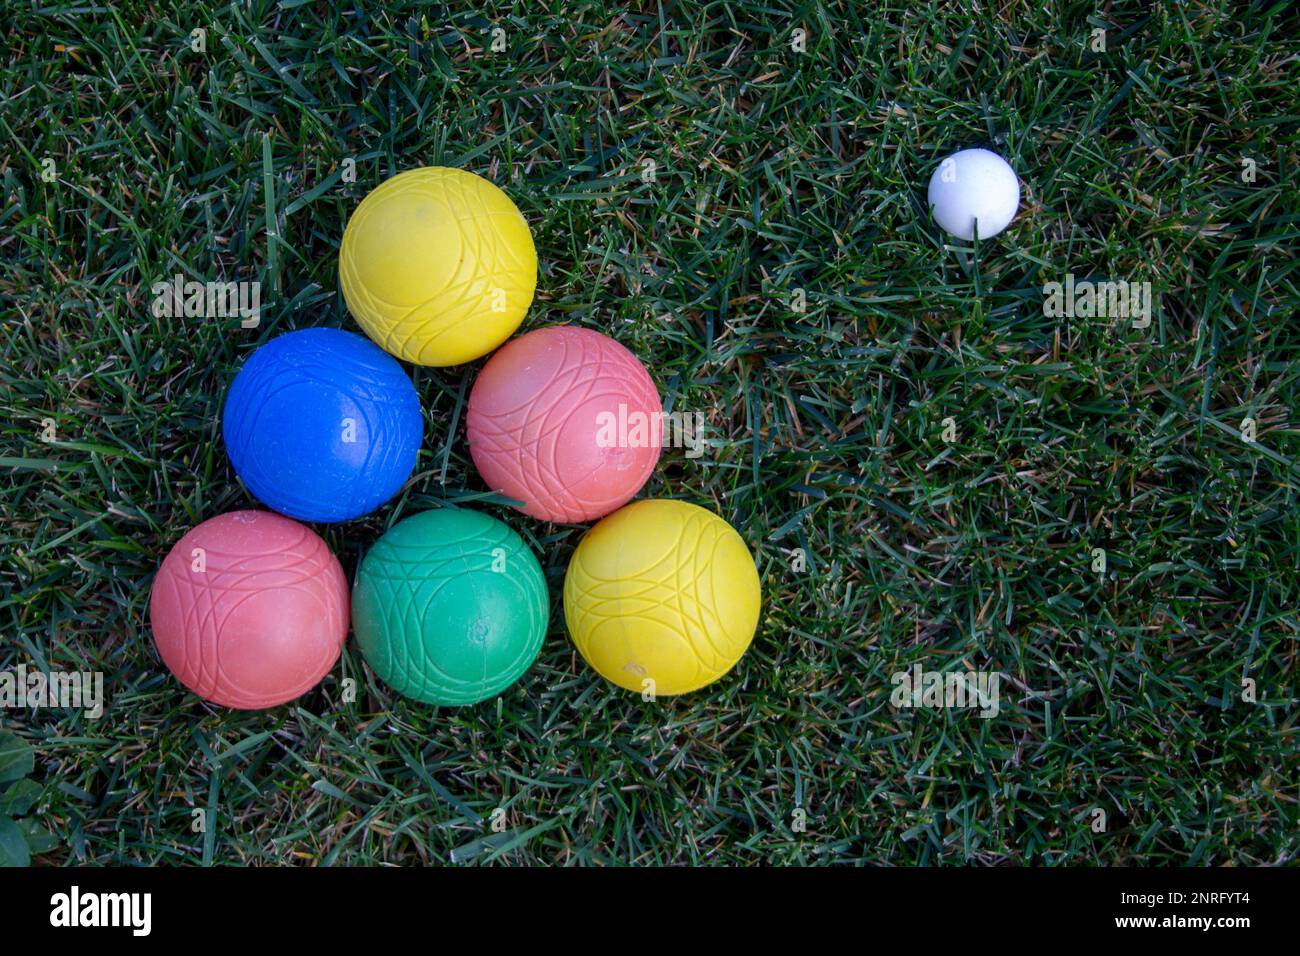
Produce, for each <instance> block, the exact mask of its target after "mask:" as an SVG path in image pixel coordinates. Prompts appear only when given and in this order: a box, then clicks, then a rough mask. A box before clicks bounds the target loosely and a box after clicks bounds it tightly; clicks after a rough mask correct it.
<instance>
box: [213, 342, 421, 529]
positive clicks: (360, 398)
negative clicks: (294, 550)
mask: <svg viewBox="0 0 1300 956" xmlns="http://www.w3.org/2000/svg"><path fill="white" fill-rule="evenodd" d="M423 426H424V422H423V417H422V416H421V414H420V399H419V397H418V396H417V395H416V394H415V386H414V385H412V384H411V379H410V378H409V377H408V376H407V374H406V373H405V372H404V371H402V367H401V366H400V365H398V364H397V362H396V360H394V359H393V358H392V356H390V355H388V353H386V352H384V351H383V350H382V349H380V348H379V346H377V345H375V344H374V343H373V342H371V341H370V340H369V339H367V338H363V337H362V336H360V335H353V334H352V333H351V332H343V331H340V330H338V329H301V330H299V331H297V332H290V333H288V334H287V335H281V336H279V337H278V338H274V339H272V340H271V341H269V342H267V343H266V344H265V345H263V346H262V347H261V348H259V349H258V350H257V351H256V352H254V353H253V354H252V356H250V357H249V359H248V361H247V362H245V363H244V367H243V368H242V369H240V371H239V374H238V375H237V376H235V382H234V384H233V385H231V386H230V394H228V395H227V396H226V405H225V409H224V411H223V412H222V433H223V434H224V436H225V440H226V453H227V454H228V455H229V456H230V461H231V463H232V464H233V465H234V466H235V472H236V474H238V475H239V477H240V478H241V479H242V480H243V482H244V485H245V486H246V487H247V488H248V490H249V491H250V492H251V493H252V494H253V496H254V497H255V498H257V500H258V501H260V502H262V503H263V504H264V505H266V506H267V507H268V508H272V509H274V510H275V511H278V512H280V513H281V514H285V515H288V516H289V517H291V518H298V519H299V520H302V521H347V520H348V519H349V518H358V517H360V516H361V515H364V514H367V513H369V512H371V511H374V510H375V509H376V508H378V507H379V506H380V505H382V504H383V503H384V502H386V501H387V500H388V499H389V498H391V497H393V495H395V494H397V492H398V490H399V489H400V488H401V487H402V484H403V483H404V482H405V481H406V479H407V478H408V477H409V476H410V474H411V470H412V469H413V468H414V467H415V457H416V453H417V452H418V451H419V450H420V440H421V438H422V436H423Z"/></svg>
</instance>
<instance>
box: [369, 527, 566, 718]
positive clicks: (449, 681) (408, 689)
mask: <svg viewBox="0 0 1300 956" xmlns="http://www.w3.org/2000/svg"><path fill="white" fill-rule="evenodd" d="M425 514H430V513H428V512H426V513H425ZM455 514H456V515H457V517H456V518H455V519H447V520H444V521H438V520H436V519H435V520H433V521H426V522H425V523H424V524H423V525H419V526H418V530H417V529H410V528H404V527H403V525H399V526H398V528H397V529H395V530H394V531H390V532H389V534H388V535H385V536H384V537H383V538H381V539H380V540H379V541H378V542H377V543H376V544H375V546H374V547H373V548H372V549H371V551H370V553H369V554H367V555H366V557H365V559H364V560H363V562H362V566H361V568H360V569H359V571H358V579H357V595H356V598H355V601H354V608H355V610H356V611H357V612H358V613H359V614H360V618H359V619H358V624H357V635H358V638H359V639H360V641H361V645H362V651H363V653H364V654H365V656H366V659H367V661H368V662H369V663H370V665H371V667H372V668H373V669H374V670H375V672H376V674H378V676H379V677H380V678H381V679H383V680H384V681H385V682H387V683H388V684H390V685H391V686H392V687H394V689H396V690H397V691H399V692H400V693H403V694H406V695H407V696H411V697H415V698H416V699H419V700H424V701H429V702H433V703H438V704H447V705H453V706H454V705H459V704H468V703H474V702H476V701H479V700H483V699H485V698H487V697H490V696H492V695H494V694H497V693H500V692H501V691H502V690H504V689H505V688H506V687H508V686H509V685H510V684H512V683H513V682H514V681H515V680H517V679H518V677H519V675H520V674H522V673H523V671H524V670H526V669H527V666H528V664H530V663H531V662H532V660H533V659H534V658H535V657H536V655H537V652H538V650H539V649H540V646H541V642H542V640H543V638H544V637H545V631H546V623H547V618H548V617H549V614H548V607H549V599H548V596H547V594H546V588H545V580H544V578H543V577H542V575H541V572H540V568H539V567H538V566H537V562H536V559H535V558H533V556H532V554H531V553H530V552H529V551H528V549H527V547H526V546H525V545H524V544H523V542H522V540H521V539H520V538H519V537H518V535H516V534H515V533H514V532H513V531H511V530H510V529H509V528H508V527H507V526H506V525H504V524H502V523H501V522H498V521H495V520H494V519H490V518H488V517H486V516H484V515H479V514H477V513H474V512H455ZM422 518H424V515H417V516H416V517H415V518H413V519H408V520H410V521H417V522H418V521H419V520H420V519H422ZM452 521H454V522H458V523H459V524H460V528H459V530H458V531H452V532H451V533H450V534H447V533H446V526H447V525H448V523H449V522H452ZM403 524H405V523H403ZM416 534H433V535H434V539H433V540H431V541H425V540H410V538H411V537H412V536H413V535H416ZM494 552H495V553H494ZM497 560H503V561H504V563H505V567H507V568H509V567H514V568H515V569H517V570H516V572H515V573H514V574H508V573H506V572H504V571H497V570H495V569H494V562H495V561H497ZM519 569H522V573H520V570H519ZM453 587H454V588H457V589H460V590H461V591H462V597H463V592H464V591H466V590H468V591H470V592H472V593H473V594H475V595H476V598H475V599H474V600H473V601H472V602H471V603H472V604H474V605H475V606H478V605H479V600H478V599H479V598H481V597H483V596H484V595H488V594H490V595H492V596H493V597H494V598H495V599H496V600H497V602H498V603H499V601H500V600H502V599H503V595H502V592H501V588H502V587H507V588H509V589H510V590H511V591H512V592H513V593H514V594H515V595H516V597H515V598H512V599H508V600H509V603H510V605H511V606H512V607H517V608H519V609H522V611H523V612H524V615H525V617H526V623H525V625H524V631H525V632H526V633H527V634H528V635H529V637H528V639H527V640H526V641H523V642H519V641H510V642H508V643H506V644H504V645H498V647H499V648H500V647H501V646H504V647H505V648H507V649H508V652H509V655H510V656H509V658H508V659H507V660H505V661H501V660H492V661H491V664H489V654H490V653H491V652H490V651H489V649H488V645H487V643H486V641H487V640H488V638H489V637H490V636H492V635H493V629H494V627H496V626H497V622H494V621H493V620H491V619H486V620H484V619H478V618H475V617H473V614H471V620H470V621H469V622H468V623H469V627H470V629H471V631H473V630H474V629H475V628H479V627H481V628H482V629H483V630H482V633H481V635H480V637H481V638H482V639H483V640H484V642H485V643H484V644H483V645H482V647H481V656H480V658H479V667H480V672H479V674H478V675H477V676H469V677H467V676H464V675H465V667H464V664H465V660H466V658H465V657H464V656H463V654H461V653H460V652H455V651H453V652H452V653H453V656H455V657H457V658H458V659H459V660H460V661H461V667H460V668H459V673H453V672H452V671H450V670H448V669H447V668H446V667H444V666H443V665H442V663H441V662H440V659H439V654H440V653H447V652H448V647H449V645H448V642H450V644H451V645H455V646H459V647H460V648H461V651H464V650H465V646H466V644H467V643H468V644H470V645H474V644H475V641H474V634H473V633H471V634H466V635H461V634H456V633H452V632H449V631H448V630H447V626H448V622H447V621H446V620H442V619H440V617H439V615H440V614H441V613H443V612H446V611H450V610H452V609H453V608H454V607H455V601H456V598H455V597H448V596H447V595H446V592H447V591H448V589H450V588H453ZM448 600H450V601H451V602H452V605H451V606H448V605H446V604H444V603H443V602H444V601H448ZM440 604H441V605H442V611H440ZM489 606H491V602H489ZM479 613H488V612H487V611H482V612H479ZM376 618H377V620H376ZM517 625H518V621H512V622H510V623H509V624H505V625H504V626H506V627H511V626H516V627H517ZM504 639H505V638H504V637H503V636H496V637H492V640H504ZM473 657H474V652H473V651H472V650H471V651H469V659H470V660H473Z"/></svg>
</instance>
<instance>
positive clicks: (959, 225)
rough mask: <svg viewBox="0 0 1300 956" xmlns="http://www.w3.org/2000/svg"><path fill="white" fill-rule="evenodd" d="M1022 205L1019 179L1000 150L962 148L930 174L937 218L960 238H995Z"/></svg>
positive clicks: (940, 223) (931, 200) (932, 203)
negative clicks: (977, 226) (976, 228)
mask: <svg viewBox="0 0 1300 956" xmlns="http://www.w3.org/2000/svg"><path fill="white" fill-rule="evenodd" d="M1019 206H1020V182H1019V181H1018V180H1017V179H1016V174H1015V171H1014V170H1013V169H1012V168H1011V167H1010V166H1009V165H1007V161H1006V160H1005V159H1003V158H1002V157H1001V156H999V155H998V154H997V153H991V152H989V151H988V150H987V149H963V150H962V151H961V152H959V153H953V154H952V155H951V156H949V157H948V158H947V159H945V160H944V161H943V162H941V163H940V164H939V168H938V169H936V170H935V171H934V175H933V176H931V177H930V210H931V211H932V212H933V213H934V221H935V222H937V223H938V224H939V225H941V226H942V227H943V228H944V230H945V231H947V232H949V233H951V234H952V235H954V236H956V237H957V238H958V239H974V238H975V223H976V221H978V222H979V233H980V240H981V241H983V240H984V239H989V238H992V237H993V236H996V235H997V234H998V233H999V232H1001V231H1002V230H1003V229H1005V228H1007V226H1008V225H1010V223H1011V220H1012V219H1014V218H1015V217H1016V209H1017V208H1018V207H1019Z"/></svg>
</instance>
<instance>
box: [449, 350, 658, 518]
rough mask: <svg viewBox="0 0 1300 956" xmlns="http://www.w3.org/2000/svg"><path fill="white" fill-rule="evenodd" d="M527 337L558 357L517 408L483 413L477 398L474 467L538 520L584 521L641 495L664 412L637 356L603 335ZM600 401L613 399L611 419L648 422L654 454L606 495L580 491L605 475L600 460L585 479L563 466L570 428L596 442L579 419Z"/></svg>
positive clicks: (593, 433)
mask: <svg viewBox="0 0 1300 956" xmlns="http://www.w3.org/2000/svg"><path fill="white" fill-rule="evenodd" d="M529 335H532V336H543V335H545V336H548V338H547V342H548V345H553V346H554V347H555V348H556V349H558V351H559V358H558V360H556V361H555V364H554V367H552V368H550V369H548V371H547V377H546V380H545V381H544V382H543V383H541V384H540V385H539V386H538V387H537V388H536V390H535V392H533V393H532V394H530V395H529V396H528V397H526V398H521V399H520V400H519V401H518V402H517V403H516V404H513V405H509V406H505V407H500V408H498V407H493V408H492V409H491V410H490V411H484V410H483V409H482V407H481V404H480V403H479V402H477V401H476V400H475V399H476V396H473V395H471V406H470V415H471V419H470V423H471V424H470V440H471V445H470V450H471V453H472V454H473V456H474V458H475V464H476V465H477V466H478V468H479V470H480V471H481V472H484V473H485V475H484V477H485V478H487V479H488V480H489V481H490V483H491V484H492V485H493V487H494V488H496V489H497V490H500V491H503V492H504V493H505V494H507V495H509V496H510V497H512V498H517V499H519V500H522V501H524V502H525V504H526V507H525V508H524V510H525V512H526V513H528V514H532V515H534V516H535V517H545V518H547V519H549V520H555V521H583V520H587V519H589V518H591V517H597V516H600V515H603V514H605V513H608V512H609V511H611V510H613V509H614V508H617V507H618V506H619V505H621V504H624V503H625V502H626V501H627V500H628V499H629V498H630V497H631V496H632V494H635V490H636V489H637V488H640V487H641V486H642V485H643V484H644V483H645V481H646V480H647V479H648V478H649V477H650V474H651V473H652V472H653V470H654V465H655V462H656V461H657V460H658V454H657V450H658V447H659V444H660V436H659V434H658V427H659V419H657V418H655V417H654V413H655V412H658V411H660V410H661V406H660V402H659V395H658V392H657V391H656V390H655V388H654V383H653V382H652V381H650V380H649V376H648V374H647V373H646V372H645V370H644V368H642V367H641V365H640V363H639V362H637V361H636V359H635V358H634V357H633V356H632V355H631V353H629V352H626V350H623V349H622V348H621V347H618V350H617V351H615V350H613V349H612V348H611V347H610V346H611V345H616V343H613V342H612V340H607V339H606V338H605V337H604V336H601V335H600V334H599V333H596V332H592V331H590V330H586V329H578V328H574V327H558V328H550V329H541V330H538V331H537V332H533V333H529ZM525 338H527V336H526V337H525ZM510 347H511V346H507V348H510ZM598 399H608V400H609V401H608V402H607V403H606V404H607V405H608V406H609V408H608V409H607V410H608V411H610V412H611V413H613V412H614V411H615V410H616V409H617V407H618V405H619V404H623V405H625V406H630V407H631V409H632V410H633V411H636V412H639V413H642V414H646V415H647V416H650V423H651V434H649V435H648V436H647V441H648V446H649V447H652V448H654V449H655V454H653V455H648V456H645V459H644V461H642V462H640V467H638V468H637V469H636V471H635V473H634V476H633V477H632V478H631V479H630V480H628V481H626V482H625V483H620V484H618V485H615V486H613V488H612V489H611V491H610V493H608V494H607V495H605V496H603V497H594V496H584V495H580V494H578V492H577V491H576V490H575V487H578V486H582V485H584V484H585V483H586V482H587V480H588V479H590V478H592V477H594V476H596V475H597V474H598V473H600V471H601V469H602V464H601V463H600V462H594V463H592V464H591V465H590V466H588V468H587V469H586V471H585V472H583V473H580V474H566V472H565V469H564V468H563V467H562V465H561V462H560V460H559V455H560V450H561V447H562V445H563V436H564V434H565V432H566V429H568V430H570V431H572V432H573V433H575V434H577V436H578V440H585V441H587V442H595V440H596V432H597V422H596V421H594V420H593V421H592V422H591V423H590V425H589V426H588V425H587V424H586V423H583V422H578V421H576V420H575V419H574V416H575V415H578V414H582V412H583V410H584V409H585V410H590V403H592V402H594V401H595V400H598ZM629 492H630V493H629Z"/></svg>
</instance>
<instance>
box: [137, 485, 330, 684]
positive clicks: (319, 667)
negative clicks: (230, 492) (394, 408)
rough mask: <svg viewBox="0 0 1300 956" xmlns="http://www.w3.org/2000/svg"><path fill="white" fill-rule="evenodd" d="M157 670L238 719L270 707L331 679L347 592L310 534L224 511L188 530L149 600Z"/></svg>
mask: <svg viewBox="0 0 1300 956" xmlns="http://www.w3.org/2000/svg"><path fill="white" fill-rule="evenodd" d="M149 617H150V620H151V622H152V624H153V638H154V642H155V643H156V644H157V646H158V653H159V654H160V655H161V656H162V659H163V663H164V664H166V665H167V668H168V670H170V671H171V672H172V673H173V674H175V675H176V678H177V679H178V680H179V681H180V682H181V683H182V684H184V685H185V686H186V687H188V688H189V689H190V690H192V691H194V693H196V694H198V695H199V696H200V697H203V698H205V699H207V700H210V701H212V702H213V703H214V704H222V705H224V706H226V707H236V708H238V709H240V710H258V709H260V708H263V707H275V706H277V705H278V704H283V703H285V702H286V701H290V700H293V699H294V698H295V697H299V696H301V695H302V694H305V693H306V692H307V691H309V690H311V689H312V688H313V687H315V686H316V685H317V684H318V683H320V680H321V678H323V677H324V676H325V675H326V674H327V673H329V670H330V668H332V667H333V666H334V663H335V661H337V660H338V659H339V653H340V651H341V650H342V648H343V641H344V639H345V638H346V637H347V634H348V585H347V579H346V578H345V577H344V576H343V568H342V567H340V566H339V562H338V559H337V558H335V557H334V555H332V554H331V553H330V550H329V548H328V547H327V546H326V544H325V542H324V541H322V540H321V538H320V536H319V535H317V534H316V533H315V532H314V531H312V530H311V529H310V528H307V527H304V526H303V525H300V524H299V523H298V522H296V521H292V520H290V519H289V518H285V517H282V516H280V515H277V514H272V513H271V512H269V511H232V512H230V513H229V514H224V515H218V516H217V517H215V518H210V519H209V520H207V521H205V522H203V523H202V524H201V525H199V526H198V527H196V528H193V529H191V530H190V532H189V533H188V534H186V535H185V537H183V538H181V540H180V541H178V542H177V543H176V546H175V547H174V548H172V549H171V551H170V552H168V554H167V557H166V558H164V559H163V563H162V567H160V568H159V569H158V574H157V576H156V577H155V578H154V581H153V591H152V593H151V595H150V600H149Z"/></svg>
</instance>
